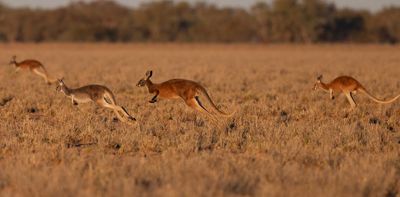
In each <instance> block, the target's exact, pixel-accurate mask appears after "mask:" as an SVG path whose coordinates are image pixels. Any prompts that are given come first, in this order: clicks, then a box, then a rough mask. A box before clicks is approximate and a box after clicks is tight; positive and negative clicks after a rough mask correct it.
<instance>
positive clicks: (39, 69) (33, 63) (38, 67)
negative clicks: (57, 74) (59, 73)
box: [10, 55, 57, 85]
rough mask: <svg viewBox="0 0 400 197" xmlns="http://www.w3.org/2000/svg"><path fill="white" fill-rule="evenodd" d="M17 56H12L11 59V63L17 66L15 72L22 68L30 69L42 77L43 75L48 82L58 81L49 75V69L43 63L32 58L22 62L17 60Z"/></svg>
mask: <svg viewBox="0 0 400 197" xmlns="http://www.w3.org/2000/svg"><path fill="white" fill-rule="evenodd" d="M16 59H17V56H15V55H14V56H12V57H11V61H10V65H14V66H15V68H16V69H15V72H18V71H19V70H21V69H24V70H30V71H32V72H33V73H35V74H37V75H39V76H40V77H42V78H43V79H44V80H45V81H46V83H47V84H49V85H50V84H52V83H55V82H57V79H53V78H50V77H49V74H48V73H47V70H46V69H45V68H44V66H43V64H42V63H41V62H39V61H37V60H32V59H27V60H24V61H22V62H17V60H16Z"/></svg>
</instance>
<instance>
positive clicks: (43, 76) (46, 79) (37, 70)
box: [32, 68, 50, 84]
mask: <svg viewBox="0 0 400 197" xmlns="http://www.w3.org/2000/svg"><path fill="white" fill-rule="evenodd" d="M32 71H33V72H34V73H35V74H37V75H39V76H40V77H42V78H43V79H44V80H45V81H46V83H47V84H50V81H49V80H48V77H47V75H46V74H45V73H43V72H42V71H40V70H39V69H37V68H35V69H33V70H32Z"/></svg>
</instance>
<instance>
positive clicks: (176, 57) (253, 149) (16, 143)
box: [0, 44, 400, 197]
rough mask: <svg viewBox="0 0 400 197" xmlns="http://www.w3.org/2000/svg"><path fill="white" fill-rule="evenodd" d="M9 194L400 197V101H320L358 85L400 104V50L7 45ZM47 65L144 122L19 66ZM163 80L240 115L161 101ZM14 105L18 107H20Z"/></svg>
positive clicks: (3, 169)
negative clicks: (146, 79)
mask: <svg viewBox="0 0 400 197" xmlns="http://www.w3.org/2000/svg"><path fill="white" fill-rule="evenodd" d="M0 51H1V53H0V60H1V62H0V63H1V66H0V104H1V105H0V196H77V195H78V196H388V197H391V196H396V195H399V192H400V144H399V140H400V138H399V137H400V133H399V132H400V121H399V120H400V101H397V102H395V103H393V104H389V105H379V104H376V103H374V102H372V101H371V100H369V99H368V98H367V97H366V96H363V95H356V101H357V102H358V104H359V106H358V108H357V109H355V110H353V111H351V110H349V107H350V105H349V104H348V102H347V100H346V99H345V97H344V96H339V97H337V98H336V99H335V100H333V101H332V100H330V99H329V96H328V94H327V93H324V92H322V91H317V92H314V91H312V87H313V84H314V82H315V79H316V77H317V75H318V74H324V80H325V81H329V80H331V79H333V78H334V77H336V76H338V75H343V74H346V75H351V76H354V77H355V78H357V79H358V80H359V81H360V82H361V83H362V84H364V86H366V87H367V89H368V90H369V91H370V92H372V93H373V94H374V95H376V96H378V97H380V98H389V97H392V96H394V95H396V94H398V93H400V80H399V76H400V55H399V54H400V47H399V46H373V45H363V46H357V45H334V46H330V45H321V46H300V45H299V46H284V45H277V46H260V45H173V44H170V45H169V44H167V45H156V44H143V45H118V44H117V45H108V44H97V45H95V44H93V45H92V44H81V45H74V44H43V45H34V44H31V45H30V44H27V45H18V44H9V45H0ZM13 54H16V55H17V56H18V58H17V59H19V60H21V59H25V58H35V59H38V60H40V61H42V62H43V63H44V64H45V66H46V67H47V69H48V71H49V72H50V73H51V74H52V75H53V76H56V77H61V76H64V78H65V82H66V83H67V85H69V86H71V87H78V86H82V85H86V84H103V85H107V86H108V87H109V88H110V89H111V90H113V92H114V93H115V94H116V99H117V101H118V103H119V104H121V105H123V106H125V107H126V108H127V109H128V111H129V112H130V113H131V114H132V115H133V116H135V117H136V118H137V119H138V121H139V124H138V125H137V126H130V125H126V124H123V123H121V122H118V121H114V120H113V119H114V114H113V113H112V111H111V110H107V109H102V108H99V107H96V106H95V105H94V104H82V105H79V106H74V105H72V104H71V101H70V100H69V99H68V98H66V97H65V96H64V95H62V94H61V93H59V92H56V91H55V87H54V86H48V85H47V84H45V83H44V80H42V79H41V78H39V77H37V76H36V75H33V74H31V73H24V72H20V73H18V74H15V73H14V69H13V68H12V67H11V66H6V64H7V62H8V60H9V59H10V57H11V56H12V55H13ZM148 69H152V70H153V71H154V74H153V81H154V82H161V81H164V80H167V79H170V78H186V79H192V80H195V81H198V82H200V83H201V84H203V85H204V86H205V87H206V88H207V89H208V91H209V93H210V94H211V97H212V98H213V99H214V100H215V101H216V103H217V104H218V106H220V107H221V109H223V110H225V111H231V110H237V113H236V114H235V115H234V116H233V117H232V118H228V119H226V121H221V123H220V124H219V125H213V124H211V122H210V121H209V120H208V119H207V118H206V117H204V116H203V115H201V114H198V113H196V112H194V111H193V110H191V109H190V108H188V107H186V106H185V105H184V104H183V102H181V101H179V100H177V101H165V100H164V101H159V102H158V103H156V104H150V103H148V100H149V99H150V98H151V96H152V95H149V94H148V93H147V91H146V89H144V88H138V87H136V86H135V85H136V83H137V81H138V80H139V79H140V78H142V77H143V76H144V73H145V72H146V70H148ZM10 99H11V100H10Z"/></svg>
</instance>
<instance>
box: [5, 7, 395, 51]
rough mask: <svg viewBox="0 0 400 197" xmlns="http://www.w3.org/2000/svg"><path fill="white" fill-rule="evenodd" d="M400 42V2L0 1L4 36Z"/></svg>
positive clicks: (63, 39)
mask: <svg viewBox="0 0 400 197" xmlns="http://www.w3.org/2000/svg"><path fill="white" fill-rule="evenodd" d="M46 41H50V42H228V43H229V42H260V43H324V42H359V43H391V44H394V43H398V42H399V41H400V7H389V8H385V9H383V10H380V11H379V12H376V13H371V12H369V11H364V10H352V9H339V8H337V7H336V6H335V5H334V4H331V3H326V2H325V1H323V0H275V1H273V2H272V3H271V4H267V3H258V4H255V5H253V6H252V7H251V8H250V9H244V8H220V7H217V6H215V5H211V4H206V3H196V4H189V3H185V2H172V1H158V2H151V3H146V4H142V5H141V6H139V7H136V8H130V7H125V6H122V5H120V4H117V3H115V2H113V1H106V0H98V1H93V2H86V3H85V2H75V3H71V4H70V5H68V6H65V7H61V8H56V9H51V10H49V9H30V8H11V7H8V6H6V5H4V4H0V42H46Z"/></svg>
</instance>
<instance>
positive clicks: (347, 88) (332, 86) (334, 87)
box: [314, 75, 400, 108]
mask: <svg viewBox="0 0 400 197" xmlns="http://www.w3.org/2000/svg"><path fill="white" fill-rule="evenodd" d="M321 80H322V75H320V76H319V77H318V78H317V82H316V83H315V85H314V90H317V89H318V88H321V89H322V90H324V91H326V92H329V95H330V98H331V99H334V98H335V97H334V95H333V93H334V92H338V93H343V94H344V95H346V97H347V100H348V101H349V103H350V105H351V108H355V107H356V106H357V104H356V102H355V101H354V98H353V94H355V93H357V91H360V92H362V93H364V94H366V95H367V96H368V97H369V98H370V99H372V100H373V101H375V102H377V103H382V104H387V103H392V102H394V101H395V100H397V99H398V98H399V97H400V95H397V96H396V97H394V98H392V99H390V100H380V99H378V98H376V97H375V96H373V95H371V94H370V93H369V92H368V91H367V90H366V89H365V88H364V87H363V86H362V85H361V83H360V82H358V81H357V80H356V79H354V78H353V77H349V76H339V77H337V78H335V79H334V80H333V81H331V82H330V83H328V84H326V83H323V82H322V81H321Z"/></svg>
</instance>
